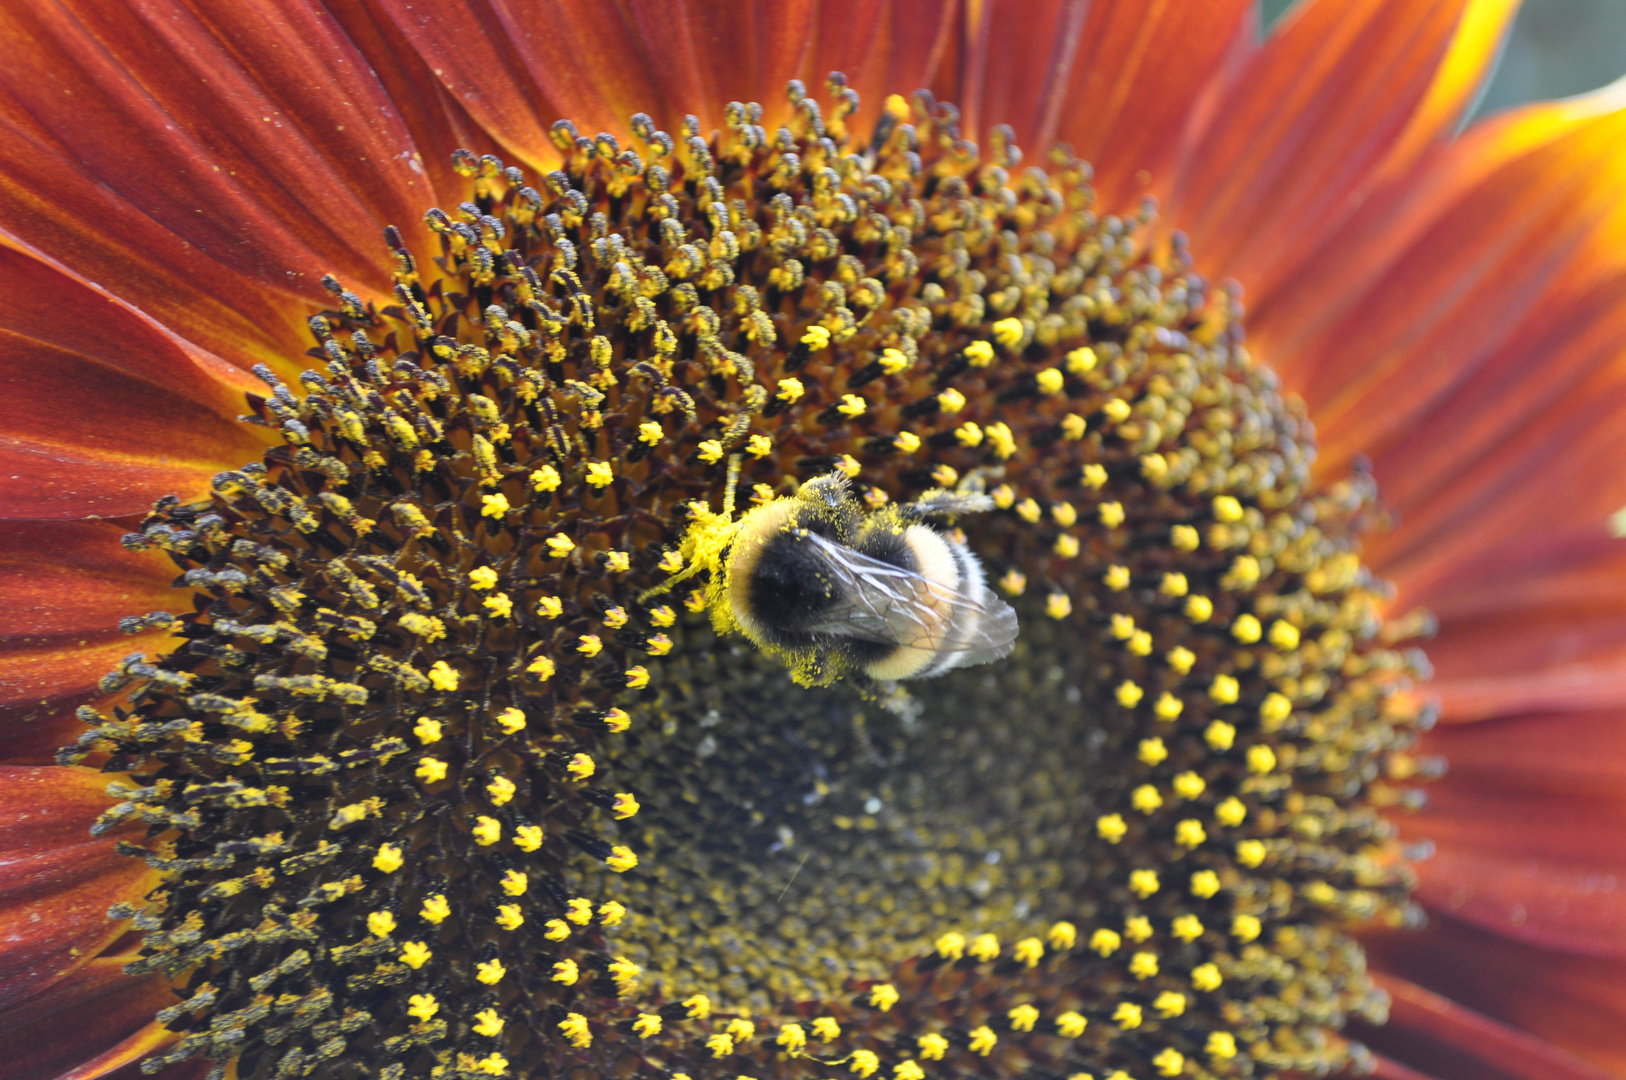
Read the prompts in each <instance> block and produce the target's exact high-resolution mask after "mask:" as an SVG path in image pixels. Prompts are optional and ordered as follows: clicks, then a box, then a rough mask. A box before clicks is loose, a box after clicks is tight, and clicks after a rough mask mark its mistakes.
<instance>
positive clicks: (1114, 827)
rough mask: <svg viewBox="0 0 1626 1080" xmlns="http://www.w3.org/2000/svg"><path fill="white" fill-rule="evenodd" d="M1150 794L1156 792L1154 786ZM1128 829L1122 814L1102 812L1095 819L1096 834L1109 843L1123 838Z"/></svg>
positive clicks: (1114, 842)
mask: <svg viewBox="0 0 1626 1080" xmlns="http://www.w3.org/2000/svg"><path fill="white" fill-rule="evenodd" d="M1152 794H1154V795H1155V794H1157V791H1156V789H1155V788H1154V789H1153V791H1152ZM1128 831H1129V826H1128V825H1126V824H1124V819H1123V815H1122V814H1102V815H1101V816H1100V817H1098V818H1096V819H1095V832H1096V835H1097V836H1099V837H1101V839H1103V840H1105V841H1106V842H1107V843H1109V844H1116V843H1117V842H1118V841H1120V840H1122V839H1123V838H1124V833H1126V832H1128Z"/></svg>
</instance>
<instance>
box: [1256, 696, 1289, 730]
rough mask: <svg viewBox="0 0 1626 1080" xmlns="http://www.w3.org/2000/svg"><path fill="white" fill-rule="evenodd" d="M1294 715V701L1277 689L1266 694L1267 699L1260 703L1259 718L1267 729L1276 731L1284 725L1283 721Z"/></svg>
mask: <svg viewBox="0 0 1626 1080" xmlns="http://www.w3.org/2000/svg"><path fill="white" fill-rule="evenodd" d="M1292 715H1293V703H1292V702H1291V701H1289V700H1288V699H1287V698H1286V697H1285V696H1284V695H1282V694H1278V693H1276V692H1275V691H1271V692H1270V693H1268V694H1266V695H1265V700H1263V701H1261V702H1260V703H1259V719H1260V721H1261V722H1262V723H1263V725H1264V728H1265V730H1266V731H1275V730H1276V729H1278V728H1280V727H1281V726H1282V722H1283V721H1284V720H1286V719H1287V718H1288V717H1289V716H1292Z"/></svg>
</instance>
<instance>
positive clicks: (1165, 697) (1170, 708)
mask: <svg viewBox="0 0 1626 1080" xmlns="http://www.w3.org/2000/svg"><path fill="white" fill-rule="evenodd" d="M1185 707H1186V705H1185V702H1183V701H1181V700H1180V699H1179V698H1177V697H1175V696H1174V695H1173V694H1171V693H1169V692H1168V691H1167V690H1165V691H1163V693H1162V694H1161V695H1160V696H1159V697H1158V699H1157V704H1155V705H1153V706H1152V712H1153V713H1155V714H1156V715H1157V718H1158V719H1159V720H1162V721H1165V722H1167V721H1171V720H1178V719H1179V718H1180V713H1181V712H1182V711H1184V710H1185ZM1149 764H1155V763H1149Z"/></svg>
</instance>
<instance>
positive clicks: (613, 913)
mask: <svg viewBox="0 0 1626 1080" xmlns="http://www.w3.org/2000/svg"><path fill="white" fill-rule="evenodd" d="M626 917H627V909H626V907H625V906H624V905H622V904H621V903H620V902H619V901H616V900H606V901H604V903H602V904H600V905H599V906H598V921H599V922H601V923H603V924H604V925H605V926H619V925H620V924H621V920H622V919H624V918H626Z"/></svg>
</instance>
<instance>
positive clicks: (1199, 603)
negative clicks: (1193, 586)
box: [1185, 596, 1214, 623]
mask: <svg viewBox="0 0 1626 1080" xmlns="http://www.w3.org/2000/svg"><path fill="white" fill-rule="evenodd" d="M1185 611H1186V618H1188V619H1190V620H1191V621H1192V622H1194V623H1205V622H1207V621H1208V620H1209V619H1212V618H1213V617H1214V601H1212V600H1210V599H1209V598H1208V597H1206V596H1188V597H1187V598H1186V608H1185Z"/></svg>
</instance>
